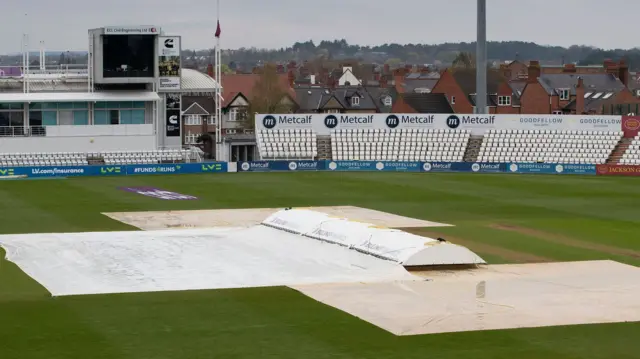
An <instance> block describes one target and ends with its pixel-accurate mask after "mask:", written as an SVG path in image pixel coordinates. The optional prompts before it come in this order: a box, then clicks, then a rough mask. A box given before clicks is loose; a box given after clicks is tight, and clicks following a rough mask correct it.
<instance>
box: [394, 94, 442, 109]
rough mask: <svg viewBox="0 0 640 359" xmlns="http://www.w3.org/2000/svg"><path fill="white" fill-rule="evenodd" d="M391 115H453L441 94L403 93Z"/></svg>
mask: <svg viewBox="0 0 640 359" xmlns="http://www.w3.org/2000/svg"><path fill="white" fill-rule="evenodd" d="M391 112H393V113H453V108H452V107H451V104H450V103H449V100H447V97H446V95H445V94H443V93H404V94H400V95H399V96H398V99H397V101H396V102H395V103H394V104H393V109H392V111H391Z"/></svg>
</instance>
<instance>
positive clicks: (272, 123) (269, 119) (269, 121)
mask: <svg viewBox="0 0 640 359" xmlns="http://www.w3.org/2000/svg"><path fill="white" fill-rule="evenodd" d="M276 123H277V120H276V118H275V117H273V116H271V115H268V116H264V118H263V119H262V126H264V128H268V129H272V128H274V127H276Z"/></svg>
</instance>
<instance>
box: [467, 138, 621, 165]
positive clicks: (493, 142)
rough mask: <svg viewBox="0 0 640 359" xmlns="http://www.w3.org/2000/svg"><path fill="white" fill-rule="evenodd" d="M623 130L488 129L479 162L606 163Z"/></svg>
mask: <svg viewBox="0 0 640 359" xmlns="http://www.w3.org/2000/svg"><path fill="white" fill-rule="evenodd" d="M621 138H622V132H612V131H609V132H591V131H557V130H489V131H488V132H487V133H486V134H485V136H484V140H483V142H482V147H481V149H480V154H479V156H478V161H479V162H525V163H526V162H531V163H534V162H546V163H576V164H579V163H585V164H603V163H605V162H606V161H607V158H608V157H609V156H610V155H611V152H612V151H613V149H614V148H615V146H616V144H617V143H618V142H620V139H621Z"/></svg>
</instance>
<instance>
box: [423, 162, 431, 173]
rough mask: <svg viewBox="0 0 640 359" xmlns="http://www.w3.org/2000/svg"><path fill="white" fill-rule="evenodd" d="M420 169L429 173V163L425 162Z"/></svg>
mask: <svg viewBox="0 0 640 359" xmlns="http://www.w3.org/2000/svg"><path fill="white" fill-rule="evenodd" d="M422 169H423V170H425V171H426V172H429V171H431V163H429V162H426V163H425V164H423V165H422Z"/></svg>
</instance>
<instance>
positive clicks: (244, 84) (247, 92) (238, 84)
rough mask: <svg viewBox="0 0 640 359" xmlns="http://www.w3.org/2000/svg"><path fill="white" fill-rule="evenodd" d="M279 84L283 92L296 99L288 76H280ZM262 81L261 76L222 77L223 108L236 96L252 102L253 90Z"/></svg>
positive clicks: (232, 75) (239, 75)
mask: <svg viewBox="0 0 640 359" xmlns="http://www.w3.org/2000/svg"><path fill="white" fill-rule="evenodd" d="M277 76H278V82H279V84H280V87H281V88H282V90H283V91H285V92H286V93H287V94H288V95H289V96H291V98H293V99H295V92H294V91H293V90H292V89H291V86H290V85H289V77H288V75H287V74H278V75H277ZM259 79H260V75H259V74H231V75H225V74H223V75H222V98H223V99H224V101H223V104H222V105H223V107H226V106H228V105H229V104H230V103H231V102H232V101H233V99H235V98H236V96H237V95H238V94H239V93H241V94H242V95H244V96H245V97H246V98H247V100H249V101H250V100H251V97H252V96H253V89H254V87H255V85H256V83H257V82H258V80H259Z"/></svg>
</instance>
